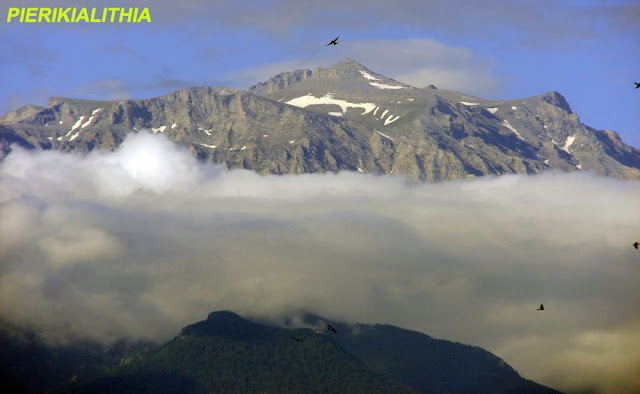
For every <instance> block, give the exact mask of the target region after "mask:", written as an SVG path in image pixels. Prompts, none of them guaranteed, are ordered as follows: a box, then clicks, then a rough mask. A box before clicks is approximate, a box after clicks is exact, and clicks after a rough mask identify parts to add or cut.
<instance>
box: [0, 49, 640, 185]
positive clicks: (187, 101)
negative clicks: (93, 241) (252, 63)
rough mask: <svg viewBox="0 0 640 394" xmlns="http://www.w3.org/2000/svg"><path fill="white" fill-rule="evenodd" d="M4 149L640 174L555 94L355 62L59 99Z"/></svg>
mask: <svg viewBox="0 0 640 394" xmlns="http://www.w3.org/2000/svg"><path fill="white" fill-rule="evenodd" d="M0 128H1V130H2V133H1V134H0V142H1V143H2V151H3V155H6V154H7V152H8V151H9V145H10V144H11V143H17V144H21V145H22V146H24V147H27V148H34V147H40V148H43V149H55V150H63V151H82V152H88V151H91V150H93V149H99V148H103V149H113V148H115V147H117V146H118V145H119V144H120V143H121V142H122V141H123V140H124V138H125V137H126V135H127V134H129V133H134V132H137V131H140V130H143V129H144V130H150V132H152V133H155V134H163V135H166V136H167V137H169V139H171V140H172V141H174V142H176V143H178V144H180V145H183V146H186V147H188V148H189V149H190V150H191V151H192V153H193V154H194V155H196V156H197V157H198V158H199V159H201V160H204V161H211V162H214V163H219V164H224V165H225V166H226V167H227V168H242V169H250V170H254V171H256V172H258V173H260V174H300V173H316V172H328V171H329V172H336V171H341V170H347V171H356V172H361V173H372V174H407V175H410V176H411V177H412V178H413V179H415V180H418V181H429V182H433V181H441V180H452V179H468V178H473V177H477V176H483V175H500V174H539V173H542V172H544V171H549V170H556V171H562V172H572V171H592V172H595V173H598V174H600V175H606V176H613V177H616V178H619V179H640V151H639V150H637V149H635V148H633V147H630V146H629V145H626V144H625V143H623V142H622V140H621V139H620V137H619V136H618V135H617V134H616V133H615V132H614V131H612V130H596V129H593V128H591V127H589V126H587V125H584V124H582V123H581V122H580V119H579V117H578V115H577V114H575V113H574V112H573V111H572V110H571V107H570V106H569V103H568V102H567V101H566V100H565V98H564V97H563V96H562V95H561V94H560V93H558V92H550V93H546V94H542V95H539V96H534V97H529V98H522V99H513V100H505V101H491V100H485V99H482V98H478V97H472V96H469V95H466V94H463V93H458V92H454V91H450V90H443V89H437V88H436V87H434V86H428V87H426V88H424V89H419V88H416V87H413V86H410V85H407V84H404V83H402V82H399V81H396V80H393V79H391V78H388V77H385V76H383V75H381V74H378V73H376V72H374V71H371V70H369V69H368V68H366V67H365V66H364V65H362V64H360V63H358V62H356V61H353V60H351V59H346V60H343V61H342V62H340V63H338V64H336V65H334V66H333V67H330V68H326V69H323V68H320V69H316V70H313V71H312V70H297V71H292V72H284V73H281V74H278V75H276V76H274V77H273V78H271V79H269V80H268V81H266V82H263V83H259V84H257V85H254V86H252V87H250V88H249V89H247V91H242V90H236V89H228V88H213V87H198V88H189V89H184V90H180V91H176V92H174V93H171V94H168V95H165V96H161V97H156V98H152V99H147V100H124V101H88V100H78V99H65V98H51V99H50V100H49V102H48V104H47V106H46V107H45V108H41V107H37V106H26V107H22V108H20V109H18V110H16V111H13V112H10V113H9V114H7V115H6V116H4V117H3V118H2V120H1V121H0Z"/></svg>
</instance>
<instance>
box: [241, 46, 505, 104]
mask: <svg viewBox="0 0 640 394" xmlns="http://www.w3.org/2000/svg"><path fill="white" fill-rule="evenodd" d="M380 54H384V56H380ZM346 57H349V58H353V59H354V60H357V61H359V62H361V63H363V64H364V65H365V66H366V67H368V68H370V69H372V70H373V71H375V72H378V73H380V74H383V75H386V76H389V77H392V78H395V79H397V80H399V81H401V82H404V83H408V84H410V85H413V86H416V87H425V86H427V85H436V86H437V87H439V88H445V89H451V90H457V91H460V92H464V93H467V94H472V95H477V96H482V97H486V98H494V97H496V96H500V95H503V94H505V92H506V90H507V88H506V85H507V82H508V78H507V77H499V76H497V75H496V73H495V72H494V69H493V68H494V67H493V66H494V62H493V61H492V60H491V59H489V58H486V57H483V56H480V55H478V54H476V53H474V52H473V51H472V50H470V49H468V48H464V47H453V46H447V45H445V44H443V43H441V42H438V41H436V40H433V39H429V38H412V39H402V40H351V41H346V42H344V43H343V44H341V45H340V46H339V47H336V48H330V49H326V48H323V46H322V44H321V45H319V46H318V47H317V48H316V49H314V50H310V51H308V54H307V55H306V56H304V57H300V58H297V59H292V60H289V61H286V62H280V63H275V64H265V65H262V66H259V67H254V68H252V69H249V70H243V71H240V72H237V73H235V74H233V75H232V76H231V78H233V79H236V80H237V81H239V82H238V84H239V85H243V83H244V86H245V87H246V86H248V85H250V84H253V83H257V82H261V81H264V80H267V79H268V78H269V77H271V76H273V75H275V74H278V73H280V72H283V71H293V70H295V69H300V68H310V69H312V68H316V67H329V66H331V65H333V64H335V63H337V62H339V61H340V60H342V59H344V58H346Z"/></svg>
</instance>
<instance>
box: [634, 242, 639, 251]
mask: <svg viewBox="0 0 640 394" xmlns="http://www.w3.org/2000/svg"><path fill="white" fill-rule="evenodd" d="M638 246H640V242H638V241H636V243H634V244H633V247H634V248H636V249H638Z"/></svg>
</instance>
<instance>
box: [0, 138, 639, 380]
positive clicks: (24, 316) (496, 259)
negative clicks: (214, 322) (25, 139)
mask: <svg viewBox="0 0 640 394" xmlns="http://www.w3.org/2000/svg"><path fill="white" fill-rule="evenodd" d="M639 202H640V183H639V182H623V181H618V180H614V179H603V178H599V177H596V176H593V175H590V174H585V173H580V172H576V173H573V174H547V175H541V176H535V177H527V176H503V177H487V178H483V179H477V180H472V181H463V182H446V183H440V184H435V185H434V184H425V185H411V184H409V183H407V182H405V180H404V179H403V178H401V177H400V178H398V177H378V176H371V175H363V174H355V173H340V174H337V175H336V174H322V175H319V174H318V175H297V176H258V175H257V174H255V173H253V172H250V171H226V170H222V169H220V168H219V167H216V166H213V165H211V164H200V163H198V162H197V161H196V160H195V159H194V158H193V156H192V155H191V154H190V153H189V152H188V151H186V150H184V149H182V148H179V147H177V146H176V145H174V144H173V143H171V142H170V141H168V140H167V139H165V138H164V137H162V136H159V135H158V136H156V135H150V134H144V133H141V134H137V135H131V136H130V137H129V138H128V139H127V140H126V141H125V142H124V143H123V144H122V146H121V147H120V148H119V149H118V150H117V151H115V152H93V153H90V154H88V155H77V154H65V153H60V152H54V151H46V152H27V151H24V150H21V149H19V148H15V149H14V151H13V152H12V153H11V154H10V155H9V156H8V157H7V158H6V160H5V161H4V162H3V163H2V164H1V167H0V317H2V318H3V319H7V320H9V321H11V322H14V323H20V324H30V325H35V326H36V327H38V328H40V329H41V330H42V332H43V333H45V334H46V335H47V336H49V337H50V338H58V339H64V338H67V337H69V336H78V335H79V336H86V337H91V338H96V339H100V340H104V341H109V340H113V339H115V338H117V337H120V336H129V337H132V338H146V339H158V340H164V339H168V338H170V337H171V336H173V335H175V334H177V332H178V330H179V328H180V327H181V326H183V325H185V324H188V323H191V322H194V321H197V320H200V319H202V318H204V317H205V316H206V314H207V313H208V312H210V311H212V310H217V309H230V310H234V311H237V312H239V313H241V314H244V315H246V316H262V317H272V318H277V317H278V316H280V315H281V314H283V313H289V312H291V311H295V310H301V309H302V310H307V311H312V312H315V313H318V314H322V315H325V316H327V317H331V318H335V319H344V320H348V321H361V322H385V323H391V324H395V325H399V326H402V327H406V328H410V329H415V330H419V331H423V332H425V333H428V334H430V335H432V336H434V337H440V338H447V339H452V340H457V341H460V342H464V343H471V344H475V345H479V346H483V347H485V348H487V349H488V350H490V351H492V352H494V353H496V354H498V355H499V356H501V357H502V358H504V359H505V360H506V361H507V362H509V363H510V364H511V365H513V366H514V367H515V368H516V369H517V370H518V371H519V372H520V373H521V374H522V375H523V376H525V377H527V378H531V379H534V380H537V381H539V382H541V383H544V384H548V385H551V386H553V387H555V388H558V389H561V390H581V389H588V388H593V389H595V390H597V391H601V392H623V391H625V390H626V391H633V390H635V391H637V390H640V380H638V377H637V376H634V373H635V372H637V371H638V370H640V319H639V316H640V298H639V292H640V253H638V252H637V251H636V250H635V249H634V248H633V247H632V246H631V244H632V243H633V242H634V241H635V240H639V239H640V219H639V216H638V203H639ZM540 303H544V305H545V307H546V310H545V311H544V312H536V311H535V309H536V308H537V307H538V305H539V304H540Z"/></svg>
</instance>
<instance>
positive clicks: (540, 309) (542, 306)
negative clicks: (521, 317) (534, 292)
mask: <svg viewBox="0 0 640 394" xmlns="http://www.w3.org/2000/svg"><path fill="white" fill-rule="evenodd" d="M536 310H537V311H543V310H544V305H542V304H540V308H538V309H536Z"/></svg>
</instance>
